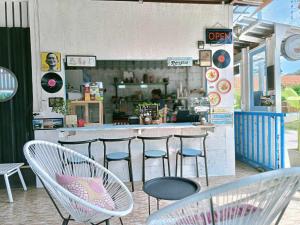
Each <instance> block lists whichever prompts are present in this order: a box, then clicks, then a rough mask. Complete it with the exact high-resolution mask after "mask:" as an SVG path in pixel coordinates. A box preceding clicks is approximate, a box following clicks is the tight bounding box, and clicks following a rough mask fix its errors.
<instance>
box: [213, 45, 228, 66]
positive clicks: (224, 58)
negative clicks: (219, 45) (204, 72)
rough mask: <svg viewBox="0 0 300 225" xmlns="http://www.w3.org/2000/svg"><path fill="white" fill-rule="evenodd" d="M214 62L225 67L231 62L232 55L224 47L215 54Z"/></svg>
mask: <svg viewBox="0 0 300 225" xmlns="http://www.w3.org/2000/svg"><path fill="white" fill-rule="evenodd" d="M213 62H214V64H215V66H216V67H218V68H220V69H224V68H226V67H227V66H228V65H229V64H230V55H229V53H228V52H227V51H225V50H223V49H221V50H218V51H216V52H215V53H214V55H213Z"/></svg>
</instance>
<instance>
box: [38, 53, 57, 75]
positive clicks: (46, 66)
mask: <svg viewBox="0 0 300 225" xmlns="http://www.w3.org/2000/svg"><path fill="white" fill-rule="evenodd" d="M41 70H42V71H43V72H47V71H54V72H59V71H61V55H60V53H59V52H41Z"/></svg>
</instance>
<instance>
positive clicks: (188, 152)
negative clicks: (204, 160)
mask: <svg viewBox="0 0 300 225" xmlns="http://www.w3.org/2000/svg"><path fill="white" fill-rule="evenodd" d="M178 153H179V154H180V155H181V152H180V151H178ZM182 155H183V156H184V157H196V156H202V151H201V150H199V149H194V148H184V149H182Z"/></svg>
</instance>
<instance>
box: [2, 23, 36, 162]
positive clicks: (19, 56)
mask: <svg viewBox="0 0 300 225" xmlns="http://www.w3.org/2000/svg"><path fill="white" fill-rule="evenodd" d="M0 66H2V67H5V68H8V69H10V70H11V71H12V72H13V73H14V74H15V75H16V77H17V80H18V84H19V85H18V91H17V93H16V95H15V96H14V97H13V98H12V99H11V100H10V101H7V102H2V103H0V163H3V162H24V161H25V159H24V156H23V145H24V143H25V142H26V141H28V140H31V139H33V131H32V72H31V49H30V30H29V28H0Z"/></svg>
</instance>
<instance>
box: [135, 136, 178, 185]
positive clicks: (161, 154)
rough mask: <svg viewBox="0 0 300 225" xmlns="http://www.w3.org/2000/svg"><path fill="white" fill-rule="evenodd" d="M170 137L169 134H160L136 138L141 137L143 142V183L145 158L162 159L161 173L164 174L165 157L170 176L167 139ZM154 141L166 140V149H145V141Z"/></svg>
mask: <svg viewBox="0 0 300 225" xmlns="http://www.w3.org/2000/svg"><path fill="white" fill-rule="evenodd" d="M171 137H172V135H169V136H162V137H142V136H138V137H137V138H138V139H141V140H142V142H143V183H144V182H145V179H146V178H145V177H146V175H145V163H146V162H145V161H146V160H147V159H158V158H161V159H162V165H163V175H164V176H166V173H165V159H167V162H168V173H169V176H171V172H170V157H169V156H170V155H169V139H170V138H171ZM146 140H147V141H154V140H166V150H165V151H164V150H160V149H159V150H158V149H152V150H147V151H146V142H145V141H146Z"/></svg>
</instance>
